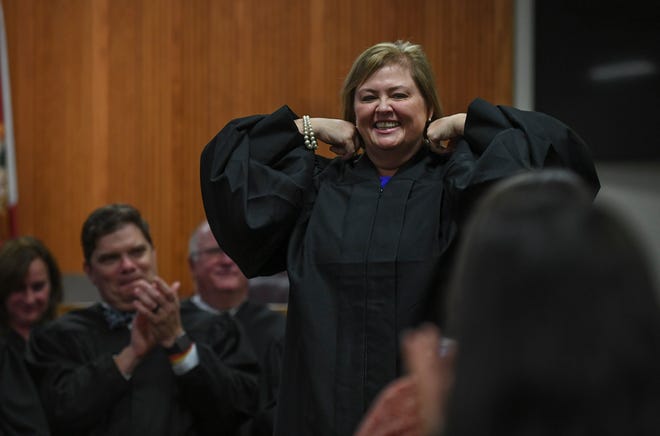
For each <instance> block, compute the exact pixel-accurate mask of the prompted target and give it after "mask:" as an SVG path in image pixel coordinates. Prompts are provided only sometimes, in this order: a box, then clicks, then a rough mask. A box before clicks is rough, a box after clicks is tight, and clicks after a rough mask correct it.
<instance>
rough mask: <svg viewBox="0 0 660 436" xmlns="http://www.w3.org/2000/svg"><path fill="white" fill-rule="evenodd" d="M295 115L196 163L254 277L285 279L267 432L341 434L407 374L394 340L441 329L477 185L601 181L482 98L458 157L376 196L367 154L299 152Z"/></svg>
mask: <svg viewBox="0 0 660 436" xmlns="http://www.w3.org/2000/svg"><path fill="white" fill-rule="evenodd" d="M297 118H299V117H298V116H297V115H296V114H294V113H293V112H292V111H291V110H290V109H289V108H288V107H286V106H285V107H282V108H281V109H279V110H278V111H276V112H275V113H273V114H271V115H266V116H263V115H256V116H251V117H246V118H242V119H237V120H234V121H232V122H230V123H229V124H228V125H227V126H226V127H225V128H224V129H222V130H221V131H220V133H218V135H217V136H216V137H215V138H214V139H212V140H211V142H210V143H209V144H208V145H207V146H206V148H205V149H204V151H203V153H202V157H201V184H202V196H203V200H204V206H205V210H206V215H207V218H208V221H209V223H210V225H211V229H212V230H213V232H214V235H215V236H216V239H217V240H218V242H219V243H220V246H222V247H223V249H224V250H226V252H227V253H228V254H229V255H230V256H231V257H232V259H234V261H235V262H236V263H237V264H238V265H239V266H240V267H241V270H242V271H243V272H244V273H245V274H246V275H247V276H248V277H253V276H259V275H270V274H274V273H276V272H278V271H281V270H284V269H287V270H288V273H289V280H290V291H289V305H288V311H287V337H286V346H285V353H284V362H283V375H282V383H281V389H280V397H279V402H278V410H277V417H276V423H275V426H276V430H275V434H276V435H279V436H290V435H315V436H323V435H340V436H344V435H349V434H352V433H353V431H354V430H355V428H356V426H357V424H358V423H359V421H360V419H361V417H362V415H363V414H364V412H365V410H366V409H367V408H368V406H369V405H370V403H371V402H372V400H373V399H374V397H375V396H376V395H377V393H378V392H379V391H380V390H381V389H382V388H383V387H384V386H385V385H386V384H387V383H388V382H390V381H391V380H393V379H394V378H396V377H397V376H398V375H400V374H401V372H402V368H401V364H400V360H399V358H398V356H399V337H400V334H401V332H402V331H403V330H405V329H407V328H409V327H411V326H415V325H417V324H419V323H420V322H422V321H425V320H436V319H438V318H437V316H438V313H437V312H435V311H434V310H433V309H434V308H436V307H437V306H438V302H441V301H443V299H444V298H443V297H444V289H445V287H444V286H443V283H444V280H445V279H446V277H447V275H448V270H449V267H450V260H451V257H452V247H453V246H454V245H455V241H456V239H457V236H458V230H459V229H460V226H461V222H462V220H463V218H464V217H465V216H466V215H467V212H468V210H469V207H470V205H471V204H472V203H473V202H474V200H475V198H476V197H477V195H478V194H479V192H481V191H482V189H483V188H484V187H485V186H487V185H488V184H490V183H491V182H494V181H496V180H499V179H502V178H504V177H507V176H511V175H514V174H517V173H520V172H523V171H528V170H531V169H534V168H541V167H544V166H548V165H552V166H562V167H568V168H570V169H573V170H574V171H576V172H577V173H578V174H580V175H581V176H582V177H583V178H584V179H585V181H586V182H587V183H588V184H589V186H590V187H591V189H592V190H593V193H594V195H595V193H596V192H597V191H598V188H599V182H598V177H597V175H596V171H595V168H594V165H593V162H592V160H591V157H590V152H589V150H588V149H587V147H586V145H585V144H584V142H583V141H582V140H581V139H580V138H579V137H578V136H577V135H576V134H575V133H573V132H572V131H571V130H570V129H569V128H568V127H567V126H565V125H564V124H563V123H561V122H559V121H557V120H556V119H554V118H552V117H550V116H548V115H545V114H541V113H534V112H526V111H520V110H517V109H514V108H510V107H504V106H493V105H491V104H489V103H487V102H485V101H483V100H480V99H477V100H475V101H474V102H472V103H471V104H470V106H469V108H468V112H467V121H466V127H465V133H464V137H463V138H460V139H458V140H457V141H456V148H455V151H454V152H453V153H451V154H450V155H444V156H443V155H438V154H435V153H432V152H431V151H429V150H428V149H427V147H422V149H421V150H420V151H419V152H418V153H417V154H416V155H415V156H414V157H413V158H412V159H411V160H410V161H409V162H407V163H406V164H405V165H403V166H402V167H401V168H399V170H398V171H397V172H396V174H395V175H394V176H393V177H392V178H391V179H390V181H389V182H388V183H387V184H386V185H385V186H384V187H381V184H380V180H379V175H378V172H377V170H376V168H375V167H374V165H373V164H372V163H371V161H370V160H369V157H368V156H367V155H364V154H363V155H362V156H361V157H360V158H357V159H352V160H349V161H343V160H341V159H339V158H335V159H332V160H331V159H326V158H323V157H321V156H318V155H314V154H313V153H312V152H310V151H309V150H306V149H305V147H304V145H303V136H302V135H301V134H300V133H299V131H298V129H297V128H296V126H295V123H294V120H295V119H297ZM494 261H496V260H494ZM502 268H503V270H504V269H505V268H506V266H505V265H503V266H502Z"/></svg>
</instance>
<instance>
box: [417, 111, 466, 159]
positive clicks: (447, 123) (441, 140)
mask: <svg viewBox="0 0 660 436" xmlns="http://www.w3.org/2000/svg"><path fill="white" fill-rule="evenodd" d="M466 118H467V114H464V113H459V114H454V115H448V116H446V117H442V118H438V119H437V120H433V121H432V122H431V123H430V124H429V125H428V127H427V128H426V137H427V138H428V139H429V141H431V147H432V148H435V149H437V150H442V149H448V148H450V147H449V145H450V144H451V140H452V139H454V138H457V137H459V136H463V131H464V130H465V119H466Z"/></svg>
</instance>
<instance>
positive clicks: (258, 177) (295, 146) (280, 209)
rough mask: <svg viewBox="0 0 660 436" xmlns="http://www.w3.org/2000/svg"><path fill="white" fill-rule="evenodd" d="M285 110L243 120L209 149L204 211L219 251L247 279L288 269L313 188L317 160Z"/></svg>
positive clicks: (203, 159) (204, 168)
mask: <svg viewBox="0 0 660 436" xmlns="http://www.w3.org/2000/svg"><path fill="white" fill-rule="evenodd" d="M296 118H298V117H297V116H296V115H295V114H294V113H293V112H292V111H291V109H289V108H288V107H286V106H283V107H282V108H280V109H279V110H277V111H276V112H274V113H273V114H270V115H263V116H262V115H256V116H251V117H247V118H241V119H238V120H234V121H232V122H230V123H229V124H228V125H227V126H225V127H224V128H223V129H222V130H221V131H220V132H219V133H218V134H217V135H216V136H215V137H214V138H213V139H212V140H211V142H209V144H208V145H207V146H206V147H205V149H204V151H203V152H202V156H201V165H200V178H201V188H202V199H203V202H204V209H205V212H206V216H207V219H208V221H209V224H210V226H211V229H212V231H213V233H214V235H215V237H216V239H217V240H218V242H219V243H220V246H222V248H223V249H224V250H225V251H226V252H227V253H228V254H229V255H230V256H231V258H232V259H233V260H234V261H235V262H236V263H237V264H238V265H239V266H240V268H241V270H242V271H243V273H244V274H245V275H246V276H248V277H254V276H257V275H270V274H274V273H277V272H280V271H282V270H284V269H286V248H287V243H288V240H289V237H290V234H291V231H292V229H293V227H294V225H295V223H296V221H297V219H298V216H299V215H300V212H301V210H302V207H303V201H304V198H305V192H306V190H307V189H309V188H310V187H311V184H312V175H313V171H314V166H315V155H314V154H313V153H312V152H310V151H309V150H307V149H305V147H304V146H303V137H302V135H301V134H300V133H299V132H298V129H297V128H296V125H295V123H294V120H295V119H296Z"/></svg>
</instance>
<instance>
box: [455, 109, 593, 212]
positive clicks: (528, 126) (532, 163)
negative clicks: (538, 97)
mask: <svg viewBox="0 0 660 436" xmlns="http://www.w3.org/2000/svg"><path fill="white" fill-rule="evenodd" d="M544 167H562V168H566V169H569V170H571V171H573V172H575V173H576V174H577V175H578V176H580V177H581V178H582V179H583V181H584V182H585V184H586V185H587V186H588V188H589V189H590V191H591V193H592V194H593V195H594V196H595V195H596V193H597V192H598V190H599V189H600V182H599V180H598V175H597V173H596V168H595V166H594V163H593V160H592V157H591V152H590V150H589V148H588V146H587V144H586V143H585V142H584V141H583V140H582V139H581V138H580V137H579V136H578V135H577V134H576V133H575V132H574V131H573V130H572V129H571V128H570V127H568V126H566V125H565V124H564V123H562V122H561V121H559V120H557V119H555V118H553V117H551V116H549V115H546V114H544V113H541V112H531V111H523V110H519V109H515V108H512V107H507V106H495V105H492V104H490V103H488V102H486V101H484V100H482V99H476V100H474V101H473V102H472V103H471V104H470V106H469V108H468V112H467V120H466V123H465V132H464V140H460V141H458V144H457V146H456V150H455V153H454V154H453V155H452V157H451V159H450V169H449V174H450V176H449V177H448V180H450V184H451V186H450V190H451V192H453V193H458V195H457V196H461V195H462V196H463V197H464V198H463V199H462V202H466V201H467V202H469V198H476V195H469V193H471V192H479V191H480V189H479V188H481V187H485V186H487V185H488V184H489V183H490V182H494V181H497V180H499V179H502V178H504V177H508V176H512V175H515V174H518V173H521V172H524V171H529V170H534V169H540V168H544ZM465 197H467V198H468V200H466V198H465Z"/></svg>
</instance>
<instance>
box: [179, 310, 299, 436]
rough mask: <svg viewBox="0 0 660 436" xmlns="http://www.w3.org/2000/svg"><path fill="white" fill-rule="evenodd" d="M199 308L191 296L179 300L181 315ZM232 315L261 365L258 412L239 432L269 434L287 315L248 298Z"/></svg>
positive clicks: (277, 385) (260, 435)
mask: <svg viewBox="0 0 660 436" xmlns="http://www.w3.org/2000/svg"><path fill="white" fill-rule="evenodd" d="M201 310H202V309H199V308H198V307H197V306H196V305H195V304H194V303H193V302H192V301H190V300H185V301H182V302H181V316H182V319H187V318H189V317H194V316H196V314H197V313H198V312H199V311H201ZM234 319H236V320H238V321H239V325H240V326H241V327H242V329H243V331H244V332H245V335H246V337H247V339H248V340H249V343H250V345H251V347H252V349H253V351H254V352H255V355H256V357H257V361H258V362H259V366H260V371H259V377H258V379H257V382H258V384H259V412H258V413H257V415H256V416H255V417H254V418H253V419H252V420H251V421H250V422H249V423H247V424H246V425H244V426H243V427H242V428H241V434H244V435H251V436H257V435H258V436H266V435H272V434H273V421H274V417H273V411H274V410H275V406H276V401H277V393H278V390H279V385H280V372H281V369H282V354H283V352H284V331H285V326H286V318H285V317H284V316H283V315H282V314H280V313H277V312H274V311H272V310H270V309H268V307H267V306H265V305H263V304H260V303H254V302H252V301H249V300H248V301H245V302H243V304H241V305H240V306H239V308H238V310H237V311H236V313H235V314H234Z"/></svg>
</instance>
